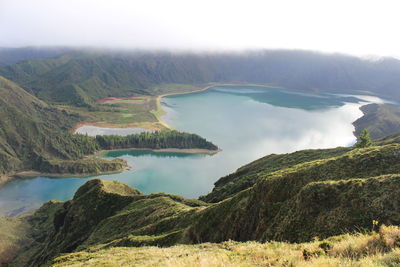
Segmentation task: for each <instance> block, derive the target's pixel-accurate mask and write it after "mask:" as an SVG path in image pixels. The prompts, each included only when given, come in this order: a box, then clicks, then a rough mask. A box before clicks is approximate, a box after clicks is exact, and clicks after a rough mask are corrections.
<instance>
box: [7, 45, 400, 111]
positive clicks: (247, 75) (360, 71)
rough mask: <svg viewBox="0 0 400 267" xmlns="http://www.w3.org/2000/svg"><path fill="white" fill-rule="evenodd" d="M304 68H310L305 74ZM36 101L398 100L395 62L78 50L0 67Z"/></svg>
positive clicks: (293, 54)
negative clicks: (263, 96)
mask: <svg viewBox="0 0 400 267" xmlns="http://www.w3.org/2000/svg"><path fill="white" fill-rule="evenodd" d="M304 66H308V67H307V68H304ZM0 75H3V76H5V77H7V78H8V79H10V80H13V81H15V82H17V83H18V84H21V85H22V86H23V87H24V88H27V89H28V90H30V91H32V92H34V93H35V94H36V95H37V96H38V97H39V98H41V99H43V100H46V101H52V102H61V103H68V104H73V105H78V106H87V105H89V104H90V103H92V102H93V101H96V100H98V99H101V98H104V97H108V96H132V95H137V94H140V95H154V94H160V93H162V92H158V93H155V92H154V90H153V88H154V87H157V86H159V85H163V84H191V85H196V84H197V85H199V84H208V83H213V82H217V83H258V84H272V85H277V86H282V87H286V88H288V89H295V90H303V91H312V92H318V91H335V92H346V93H349V92H354V91H359V92H363V93H366V92H367V93H368V92H369V93H372V94H377V95H379V96H382V97H386V98H392V99H397V100H399V99H400V94H399V92H398V90H396V89H395V88H397V87H398V86H399V85H400V78H399V77H400V61H399V60H396V59H393V58H385V59H382V60H379V61H368V60H363V59H360V58H357V57H351V56H345V55H340V54H331V55H329V54H319V53H314V52H306V51H285V50H271V51H268V50H266V51H254V52H245V53H204V54H194V53H168V52H115V51H101V50H97V51H91V50H81V51H73V52H66V53H65V54H63V55H61V56H59V57H56V58H50V59H36V60H27V61H22V62H19V63H17V64H14V65H8V66H5V67H2V68H0Z"/></svg>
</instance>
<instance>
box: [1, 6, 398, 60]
mask: <svg viewBox="0 0 400 267" xmlns="http://www.w3.org/2000/svg"><path fill="white" fill-rule="evenodd" d="M399 7H400V6H399V4H398V1H392V0H379V1H370V0H363V1H360V0H352V1H345V0H337V1H320V0H303V1H289V0H281V1H267V0H263V1H261V0H246V1H242V0H236V1H235V0H234V1H232V0H230V1H229V0H219V1H211V0H203V1H189V0H186V1H185V0H169V1H162V0H146V1H134V0H112V1H110V0H0V36H1V38H0V46H6V47H16V46H31V45H32V46H42V45H52V46H58V45H61V46H97V47H114V48H142V49H143V48H145V49H184V50H223V49H229V50H240V49H258V48H285V49H311V50H318V51H325V52H344V53H350V54H357V55H368V54H376V55H392V56H400V37H399V35H398V25H400V16H399V15H398V13H399V12H398V10H400V8H399Z"/></svg>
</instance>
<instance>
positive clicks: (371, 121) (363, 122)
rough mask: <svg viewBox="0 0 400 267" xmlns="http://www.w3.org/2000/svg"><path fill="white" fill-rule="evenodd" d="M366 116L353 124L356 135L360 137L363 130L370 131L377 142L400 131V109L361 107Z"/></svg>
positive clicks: (385, 106)
mask: <svg viewBox="0 0 400 267" xmlns="http://www.w3.org/2000/svg"><path fill="white" fill-rule="evenodd" d="M361 110H362V112H363V113H364V116H363V117H361V118H359V119H358V120H356V121H355V122H354V123H353V124H354V127H355V128H356V130H355V135H356V136H359V135H360V133H361V131H362V130H363V129H368V130H369V132H370V134H371V137H372V138H373V139H374V140H376V139H380V138H383V137H385V136H388V135H390V134H394V133H398V132H399V131H400V109H399V108H398V107H395V106H391V105H384V104H369V105H365V106H363V107H361Z"/></svg>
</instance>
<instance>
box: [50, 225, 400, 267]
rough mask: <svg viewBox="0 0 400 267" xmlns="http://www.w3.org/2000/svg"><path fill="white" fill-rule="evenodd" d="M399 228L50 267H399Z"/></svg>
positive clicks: (111, 254)
mask: <svg viewBox="0 0 400 267" xmlns="http://www.w3.org/2000/svg"><path fill="white" fill-rule="evenodd" d="M399 247H400V228H399V227H397V226H389V227H387V226H381V228H380V229H379V231H377V232H374V231H373V232H370V233H364V234H345V235H341V236H334V237H331V238H328V239H325V240H321V241H319V240H316V241H313V242H308V243H300V244H290V243H284V242H267V243H258V242H235V241H228V242H223V243H218V244H216V243H203V244H199V245H177V246H172V247H169V248H160V247H138V248H127V247H116V248H114V247H113V248H105V249H91V250H87V251H82V252H75V253H71V254H66V255H63V256H60V257H57V258H56V259H54V260H53V261H52V262H51V266H58V267H61V266H77V267H78V266H174V267H180V266H221V267H222V266H282V267H283V266H299V267H301V266H304V267H306V266H308V267H313V266H326V267H329V266H332V267H333V266H354V267H356V266H357V267H379V266H382V267H383V266H397V265H399V264H400V248H399Z"/></svg>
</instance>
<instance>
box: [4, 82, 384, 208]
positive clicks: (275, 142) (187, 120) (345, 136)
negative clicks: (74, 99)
mask: <svg viewBox="0 0 400 267" xmlns="http://www.w3.org/2000/svg"><path fill="white" fill-rule="evenodd" d="M377 101H380V99H377V98H373V97H372V98H371V97H370V96H354V95H337V94H307V93H302V92H294V91H287V90H283V89H279V88H273V87H262V86H216V87H213V88H211V89H209V90H207V91H204V92H199V93H193V94H186V95H174V96H169V97H164V98H163V99H162V105H163V109H164V110H165V111H166V115H165V116H164V118H163V120H164V121H165V122H166V123H167V124H169V125H171V126H172V127H173V128H174V129H177V130H181V131H186V132H190V133H196V134H199V135H200V136H202V137H205V138H206V139H208V140H209V141H212V142H213V143H214V144H216V145H218V146H219V147H220V148H221V149H222V151H221V152H219V153H217V154H215V155H212V156H210V155H193V154H182V153H166V152H163V153H156V152H151V151H136V150H135V151H112V152H109V153H107V154H106V155H105V157H106V158H109V159H112V158H123V159H125V160H126V161H127V162H128V164H129V165H130V166H132V167H133V168H132V169H131V170H128V171H125V172H122V173H119V174H112V175H104V176H95V177H86V178H57V179H52V178H48V177H38V178H34V179H27V180H17V181H13V182H10V183H8V184H6V185H5V186H4V187H2V188H0V214H8V215H15V214H18V213H20V212H22V211H25V210H29V209H33V208H38V207H39V206H40V205H42V203H43V202H46V201H48V200H51V199H58V200H61V201H64V200H67V199H70V198H72V196H73V194H74V193H75V191H76V190H77V189H78V188H79V187H80V186H81V185H82V184H84V183H85V182H86V181H88V180H89V179H93V178H101V179H107V180H118V181H121V182H123V183H126V184H128V185H130V186H133V187H135V188H137V189H139V190H140V191H142V192H144V193H153V192H167V193H172V194H177V195H182V196H184V197H188V198H197V197H199V196H200V195H203V194H206V193H208V192H210V191H211V190H212V188H213V183H214V182H215V181H216V180H218V179H219V178H220V177H222V176H225V175H227V174H229V173H232V172H234V171H235V170H236V169H237V168H239V167H241V166H243V165H244V164H246V163H249V162H251V161H254V160H256V159H258V158H260V157H262V156H265V155H268V154H271V153H289V152H293V151H296V150H301V149H308V148H330V147H337V146H349V145H352V144H354V142H355V140H356V138H355V137H354V135H353V131H354V127H353V125H352V123H353V122H354V121H355V120H357V119H358V118H359V117H361V116H362V112H361V111H360V109H359V108H360V106H362V105H363V104H366V103H369V102H377ZM100 130H101V129H100ZM100 130H99V129H95V134H99V133H100V132H98V131H100ZM114 130H115V129H112V128H110V131H112V132H109V131H107V132H104V134H121V135H122V134H128V133H121V132H119V130H118V131H117V132H115V131H114ZM96 131H97V132H96ZM95 134H94V135H95Z"/></svg>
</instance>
